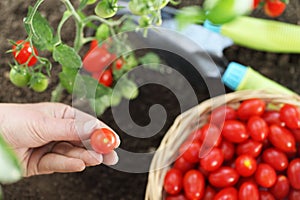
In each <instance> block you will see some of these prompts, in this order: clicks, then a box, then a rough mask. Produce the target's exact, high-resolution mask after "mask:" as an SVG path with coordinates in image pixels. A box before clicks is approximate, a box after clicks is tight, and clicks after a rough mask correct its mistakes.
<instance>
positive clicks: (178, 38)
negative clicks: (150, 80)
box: [122, 4, 294, 96]
mask: <svg viewBox="0 0 300 200" xmlns="http://www.w3.org/2000/svg"><path fill="white" fill-rule="evenodd" d="M122 6H124V7H126V4H123V5H122ZM177 12H178V11H177V9H174V8H170V7H166V8H164V9H163V12H162V17H163V23H162V26H161V27H163V28H157V29H156V28H153V29H150V30H149V31H148V34H147V37H144V36H143V34H142V33H137V34H136V35H135V36H134V37H133V39H132V41H133V42H138V43H140V42H143V43H144V44H145V46H147V47H148V48H151V49H153V50H156V51H158V53H159V54H160V55H162V57H163V59H164V60H166V62H167V63H168V64H169V65H170V66H172V67H173V68H174V69H176V70H177V71H179V72H180V73H181V74H183V75H184V76H185V77H186V78H187V79H188V80H189V81H190V82H191V84H193V85H196V87H197V88H198V89H199V88H200V89H203V88H205V86H207V87H208V89H210V90H212V91H213V90H216V91H217V92H216V94H210V95H211V96H215V95H218V94H219V93H221V92H222V91H220V90H218V88H219V87H220V81H221V74H224V75H223V79H222V80H223V82H224V83H225V85H226V86H228V87H229V88H230V89H232V90H242V89H267V90H272V91H274V92H276V91H277V92H283V93H289V94H291V93H293V92H292V91H290V90H288V89H287V88H284V87H283V86H281V85H279V84H278V83H276V82H274V81H271V80H269V79H267V78H266V77H264V76H262V75H261V74H259V73H258V72H256V71H254V70H253V69H251V68H250V67H247V66H244V65H241V64H239V63H235V62H231V63H229V62H228V61H227V60H226V58H225V57H224V55H223V50H224V49H225V48H227V47H229V46H231V45H232V44H233V41H232V40H231V39H229V38H228V37H225V36H223V35H221V34H219V33H216V32H217V31H211V29H212V28H213V27H212V28H209V29H207V28H205V27H203V26H200V25H195V24H192V25H189V26H187V27H186V28H184V29H183V30H181V31H178V28H177V23H176V21H175V20H174V15H175V14H176V13H177ZM215 28H220V27H215ZM283 37H287V36H283ZM157 49H160V50H157ZM216 66H217V67H216ZM225 69H227V70H226V71H225ZM293 94H294V93H293Z"/></svg>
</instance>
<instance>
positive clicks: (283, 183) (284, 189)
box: [270, 175, 290, 199]
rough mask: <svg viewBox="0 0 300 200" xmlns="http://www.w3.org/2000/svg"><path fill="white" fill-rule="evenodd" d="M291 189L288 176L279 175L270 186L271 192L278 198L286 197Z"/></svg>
mask: <svg viewBox="0 0 300 200" xmlns="http://www.w3.org/2000/svg"><path fill="white" fill-rule="evenodd" d="M289 191H290V183H289V180H288V178H287V177H286V176H284V175H279V176H278V177H277V180H276V183H275V185H273V186H272V187H271V188H270V192H271V193H272V194H273V196H274V197H275V198H276V199H284V198H285V197H287V196H288V194H289Z"/></svg>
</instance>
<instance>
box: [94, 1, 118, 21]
mask: <svg viewBox="0 0 300 200" xmlns="http://www.w3.org/2000/svg"><path fill="white" fill-rule="evenodd" d="M117 11H118V5H117V3H113V4H112V3H109V2H107V1H100V2H99V3H98V4H97V6H96V7H95V13H96V15H98V16H99V17H101V18H110V17H113V16H114V15H115V14H116V13H117Z"/></svg>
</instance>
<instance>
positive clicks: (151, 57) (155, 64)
mask: <svg viewBox="0 0 300 200" xmlns="http://www.w3.org/2000/svg"><path fill="white" fill-rule="evenodd" d="M139 62H140V63H141V64H143V65H145V66H144V67H146V68H149V69H152V70H157V71H160V63H161V60H160V58H159V56H158V55H157V54H156V53H153V52H149V53H147V54H146V55H144V56H143V57H141V58H139Z"/></svg>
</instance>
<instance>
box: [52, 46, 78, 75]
mask: <svg viewBox="0 0 300 200" xmlns="http://www.w3.org/2000/svg"><path fill="white" fill-rule="evenodd" d="M53 58H54V60H55V61H57V62H59V63H60V64H61V65H62V66H64V67H67V68H75V69H79V68H81V65H82V61H81V58H80V56H79V55H78V54H77V53H76V51H75V50H74V49H73V48H71V47H69V46H67V45H65V44H60V45H58V46H56V47H55V48H54V50H53Z"/></svg>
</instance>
